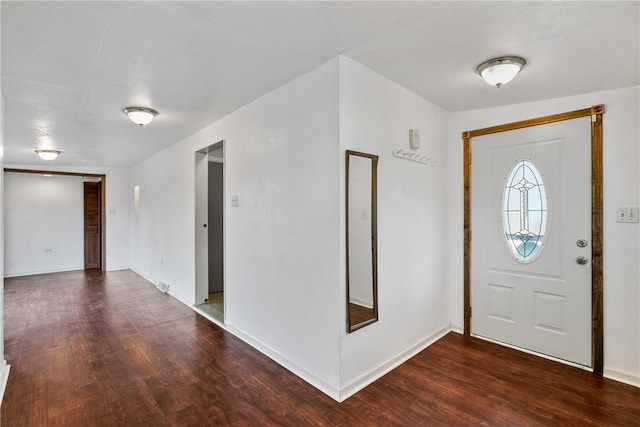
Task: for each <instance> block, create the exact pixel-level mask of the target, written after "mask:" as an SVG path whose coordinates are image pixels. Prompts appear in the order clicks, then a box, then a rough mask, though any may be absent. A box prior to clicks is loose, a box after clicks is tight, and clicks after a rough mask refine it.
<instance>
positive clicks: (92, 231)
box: [84, 182, 102, 270]
mask: <svg viewBox="0 0 640 427" xmlns="http://www.w3.org/2000/svg"><path fill="white" fill-rule="evenodd" d="M101 193H102V183H101V182H85V183H84V268H85V270H89V269H94V268H98V269H99V268H102V220H101V213H102V209H101V202H102V195H101Z"/></svg>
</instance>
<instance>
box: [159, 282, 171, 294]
mask: <svg viewBox="0 0 640 427" xmlns="http://www.w3.org/2000/svg"><path fill="white" fill-rule="evenodd" d="M157 287H158V289H160V290H161V291H162V292H164V293H165V294H167V293H169V285H167V284H166V283H164V282H158V285H157Z"/></svg>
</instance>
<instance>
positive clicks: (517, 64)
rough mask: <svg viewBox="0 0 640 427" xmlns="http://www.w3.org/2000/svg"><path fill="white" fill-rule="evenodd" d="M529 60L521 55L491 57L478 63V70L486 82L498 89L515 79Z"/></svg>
mask: <svg viewBox="0 0 640 427" xmlns="http://www.w3.org/2000/svg"><path fill="white" fill-rule="evenodd" d="M526 63H527V61H525V60H524V58H520V57H519V56H502V57H500V58H494V59H490V60H488V61H485V62H483V63H482V64H480V65H478V67H477V68H476V72H477V73H478V74H480V75H481V76H482V78H483V79H484V81H485V82H487V83H489V84H490V85H491V86H495V87H497V88H498V89H500V87H502V85H506V84H507V83H509V82H510V81H511V80H513V79H514V78H515V77H516V76H517V75H518V73H519V72H520V70H522V68H523V67H524V66H525V64H526Z"/></svg>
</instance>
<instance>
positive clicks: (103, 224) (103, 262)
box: [4, 168, 107, 271]
mask: <svg viewBox="0 0 640 427" xmlns="http://www.w3.org/2000/svg"><path fill="white" fill-rule="evenodd" d="M4 171H5V173H7V172H8V173H28V174H33V175H62V176H79V177H89V178H100V182H101V185H100V193H101V194H100V198H101V200H100V252H101V253H100V271H104V270H105V265H106V261H107V256H106V250H105V247H106V239H105V235H106V231H107V221H106V215H105V210H106V194H107V191H106V190H107V176H106V175H104V174H95V173H80V172H64V171H49V170H36V169H13V168H4Z"/></svg>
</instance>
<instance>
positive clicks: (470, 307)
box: [469, 307, 471, 317]
mask: <svg viewBox="0 0 640 427" xmlns="http://www.w3.org/2000/svg"><path fill="white" fill-rule="evenodd" d="M469 317H471V307H469Z"/></svg>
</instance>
